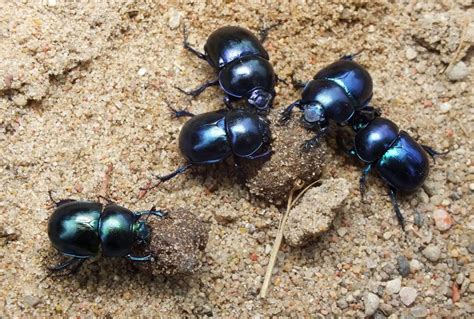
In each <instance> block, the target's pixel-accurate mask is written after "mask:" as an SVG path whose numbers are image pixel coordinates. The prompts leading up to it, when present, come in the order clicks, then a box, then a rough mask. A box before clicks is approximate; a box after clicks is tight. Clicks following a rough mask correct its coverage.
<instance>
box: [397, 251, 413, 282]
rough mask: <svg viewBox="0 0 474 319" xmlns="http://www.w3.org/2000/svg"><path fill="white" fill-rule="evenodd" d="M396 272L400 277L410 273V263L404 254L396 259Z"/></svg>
mask: <svg viewBox="0 0 474 319" xmlns="http://www.w3.org/2000/svg"><path fill="white" fill-rule="evenodd" d="M397 261H398V272H399V273H400V275H402V277H406V276H408V274H410V263H409V262H408V259H407V258H406V257H405V256H399V257H398V259H397Z"/></svg>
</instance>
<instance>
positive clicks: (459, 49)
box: [444, 18, 469, 73]
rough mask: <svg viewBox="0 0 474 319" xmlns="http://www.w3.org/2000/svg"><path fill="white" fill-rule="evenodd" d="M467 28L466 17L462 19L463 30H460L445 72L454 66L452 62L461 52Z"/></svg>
mask: <svg viewBox="0 0 474 319" xmlns="http://www.w3.org/2000/svg"><path fill="white" fill-rule="evenodd" d="M468 28H469V18H466V19H465V20H464V25H463V31H462V34H461V38H460V39H459V45H458V49H457V50H456V52H455V53H454V55H453V58H452V59H451V61H450V62H449V64H448V67H447V68H446V70H444V72H445V73H447V72H449V71H450V70H451V69H452V67H453V66H454V63H456V61H457V59H458V58H459V54H460V53H461V49H462V46H463V44H464V41H465V40H466V39H465V38H466V34H467V30H468Z"/></svg>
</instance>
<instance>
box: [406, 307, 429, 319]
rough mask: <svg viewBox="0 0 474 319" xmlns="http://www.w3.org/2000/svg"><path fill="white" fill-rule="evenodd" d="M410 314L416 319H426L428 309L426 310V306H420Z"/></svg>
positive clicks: (414, 308)
mask: <svg viewBox="0 0 474 319" xmlns="http://www.w3.org/2000/svg"><path fill="white" fill-rule="evenodd" d="M410 313H411V315H412V316H413V317H415V318H425V317H426V316H428V309H426V307H425V306H423V305H420V306H416V307H413V308H412V309H411V311H410Z"/></svg>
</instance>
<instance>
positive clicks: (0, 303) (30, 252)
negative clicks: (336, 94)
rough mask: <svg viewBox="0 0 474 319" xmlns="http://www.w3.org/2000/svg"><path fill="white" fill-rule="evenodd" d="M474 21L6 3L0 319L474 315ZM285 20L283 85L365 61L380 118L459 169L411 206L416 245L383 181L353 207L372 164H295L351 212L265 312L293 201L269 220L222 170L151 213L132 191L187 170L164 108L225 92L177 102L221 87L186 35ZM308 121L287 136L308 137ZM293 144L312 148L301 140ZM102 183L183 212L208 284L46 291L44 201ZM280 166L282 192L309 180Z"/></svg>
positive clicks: (431, 10)
mask: <svg viewBox="0 0 474 319" xmlns="http://www.w3.org/2000/svg"><path fill="white" fill-rule="evenodd" d="M473 17H474V9H473V3H472V1H471V0H457V1H434V0H429V1H419V2H418V1H386V0H379V1H307V2H306V3H303V1H293V2H292V4H289V3H287V2H285V3H283V2H281V3H279V2H274V3H271V2H270V3H267V4H259V3H257V2H252V3H238V4H237V3H231V2H224V1H220V3H218V2H217V1H215V3H214V4H211V2H209V3H207V4H206V3H205V2H204V1H195V2H193V3H180V2H177V1H166V2H165V1H159V2H158V1H157V2H152V1H134V0H129V1H125V0H117V1H110V2H105V1H88V2H83V3H80V2H72V1H60V0H56V1H52V0H49V1H31V2H28V1H6V0H3V1H0V149H1V152H0V154H1V155H0V181H1V184H0V186H1V187H0V317H2V318H16V317H23V318H31V317H42V318H44V317H81V318H86V317H87V318H90V317H106V318H119V317H206V316H214V317H218V318H237V317H240V318H267V317H272V316H278V317H280V316H281V317H294V318H296V317H329V318H332V317H347V318H349V317H357V318H361V317H365V316H374V317H375V318H386V317H389V318H414V317H415V318H423V317H431V318H439V317H453V318H454V317H456V318H469V317H473V316H474V298H473V294H474V267H473V254H474V214H473V213H472V211H473V191H474V166H473V158H474V157H473V145H472V134H473V117H474V113H473V102H474V95H473V72H472V71H473V70H472V56H473V50H472V44H473V42H472V41H473V39H474V22H473V20H472V19H473ZM276 22H281V25H280V26H278V27H276V28H274V29H272V31H271V32H270V34H269V37H268V40H267V41H266V42H265V44H264V46H265V47H266V48H267V50H268V52H269V54H270V58H271V62H272V63H273V65H274V68H275V70H276V72H277V73H278V76H279V77H281V78H283V79H286V80H287V81H289V82H290V81H291V77H292V76H294V77H295V78H296V79H300V80H308V79H311V78H312V76H314V74H315V73H316V72H317V71H318V70H319V69H321V68H322V67H324V66H326V65H327V64H329V63H331V62H334V61H335V60H337V59H339V58H340V57H341V56H343V55H345V54H348V53H353V52H358V51H360V50H363V51H362V53H361V54H360V55H359V56H357V61H358V62H359V63H361V64H362V65H363V66H365V67H366V68H367V70H368V71H369V72H370V74H371V75H372V77H373V80H374V97H373V101H372V105H374V106H377V107H380V108H381V110H382V112H383V114H384V116H385V117H387V118H390V119H391V120H392V121H394V122H395V123H397V124H398V125H399V127H400V128H402V129H403V130H405V131H407V132H409V133H410V134H411V135H412V136H413V137H414V138H415V139H417V140H418V141H420V142H421V143H423V144H429V145H431V146H433V147H434V148H436V149H438V150H444V151H446V150H449V151H450V153H449V154H448V155H446V156H444V157H441V158H438V159H437V160H436V163H433V162H431V172H430V175H429V177H428V179H427V181H426V183H425V185H424V186H423V187H422V188H421V189H420V190H418V191H417V192H415V193H414V194H408V195H406V196H401V197H400V205H401V209H402V211H403V213H404V215H405V217H406V220H407V226H406V232H403V231H402V230H401V228H400V227H399V225H398V223H397V220H396V218H395V214H394V212H393V210H392V206H391V203H390V200H389V198H388V196H387V191H386V188H385V186H384V184H383V183H382V182H381V181H380V179H379V178H377V176H376V175H370V177H369V180H368V192H367V194H366V202H361V200H360V193H359V191H358V178H359V176H360V173H361V169H362V165H361V164H360V163H356V162H354V161H353V160H351V159H349V158H347V157H346V156H345V155H344V154H343V153H342V152H340V151H337V147H336V145H335V143H334V136H330V137H329V139H328V141H327V145H326V143H323V144H321V147H324V150H323V151H318V150H314V151H313V152H314V153H311V152H310V153H308V154H301V155H299V156H300V158H301V157H304V156H311V154H313V155H314V156H315V158H316V157H317V160H315V161H313V164H314V165H316V166H315V169H314V170H313V172H314V174H313V175H310V176H308V175H305V176H303V177H307V178H306V180H305V182H307V183H309V182H311V181H312V180H314V179H318V178H321V179H322V180H325V179H331V178H342V179H345V180H346V181H347V182H348V183H349V186H350V187H349V189H350V191H349V195H348V196H347V197H346V198H345V200H344V207H343V208H341V209H340V211H338V212H337V214H336V218H335V220H334V222H333V226H332V228H330V230H329V231H327V232H326V233H325V234H323V235H322V236H320V237H318V238H317V239H316V240H313V241H311V242H309V243H307V244H306V245H304V246H303V247H291V246H289V245H287V244H285V242H284V241H283V244H282V246H281V249H280V252H279V254H278V255H277V260H276V265H275V268H274V273H273V276H272V279H271V282H270V283H271V284H270V287H269V290H268V294H267V297H266V298H265V299H262V298H260V297H259V293H260V289H261V286H262V282H263V278H264V275H265V270H266V266H267V264H268V261H269V256H270V251H271V248H272V245H273V241H274V239H275V236H276V234H277V231H278V227H279V222H280V217H281V214H282V212H283V211H284V204H285V201H286V196H287V194H284V195H283V194H282V195H281V196H282V198H283V199H282V200H280V201H279V200H278V198H276V199H275V193H274V192H272V193H271V194H270V195H269V196H268V198H267V199H270V197H271V199H272V203H268V201H267V200H266V198H265V197H266V196H265V192H267V191H269V190H268V188H265V187H263V186H261V185H260V186H259V185H257V184H258V183H259V182H258V181H259V180H260V181H261V180H263V182H265V179H264V178H259V179H258V178H257V179H255V180H253V181H252V182H251V183H248V184H247V186H249V187H250V188H251V189H253V190H254V192H253V193H250V192H249V189H248V188H247V187H246V186H244V185H242V183H239V178H238V176H237V174H235V171H234V168H233V164H232V162H231V161H229V162H226V163H222V164H219V165H217V166H214V167H208V168H199V169H196V170H192V171H190V172H189V173H186V174H184V175H182V176H179V177H177V178H175V179H174V180H171V181H169V182H167V183H165V184H163V185H161V186H160V187H158V188H156V189H154V190H151V191H149V192H148V193H147V194H146V195H145V196H143V197H142V198H139V194H140V190H139V188H140V187H142V186H144V185H146V184H147V183H148V182H150V181H152V180H153V174H166V173H169V172H170V171H172V170H174V169H175V168H176V167H178V166H179V165H182V164H183V160H182V158H181V156H180V153H179V150H178V148H177V137H178V135H179V131H180V128H181V127H182V125H183V123H184V122H185V119H178V120H173V119H171V118H170V114H169V111H168V108H167V107H168V105H170V106H173V107H175V108H187V109H188V110H190V111H192V112H195V113H203V112H207V111H211V110H217V109H220V108H222V107H223V103H222V97H223V95H222V92H221V91H220V89H219V88H218V87H214V88H209V89H208V90H206V91H205V92H204V93H203V94H202V95H201V96H200V97H198V98H194V99H192V98H189V97H187V96H183V95H182V94H181V93H180V92H179V91H177V90H176V89H175V88H174V86H179V87H182V88H185V89H191V88H194V87H196V86H197V85H199V84H201V83H202V82H204V81H206V80H209V79H211V78H213V77H214V76H215V73H214V70H213V69H212V68H211V67H210V66H209V65H208V64H207V63H205V62H204V61H202V60H199V59H197V58H196V57H194V56H193V55H191V54H190V53H189V52H187V51H186V50H184V49H183V47H182V41H183V38H182V27H183V25H186V26H187V28H188V30H189V41H190V43H191V44H192V45H193V46H195V47H196V48H199V49H201V48H202V47H203V45H204V43H205V41H206V38H207V36H208V35H209V34H210V33H211V32H212V31H214V30H215V29H217V28H218V27H220V26H225V25H240V26H243V27H246V28H248V29H250V30H252V31H254V32H258V30H259V29H260V28H261V27H262V26H266V25H271V24H274V23H276ZM276 90H277V97H276V99H275V102H274V109H273V110H272V111H271V114H272V115H271V116H270V118H271V119H274V118H276V116H277V114H278V112H280V111H281V110H282V109H283V107H286V106H287V105H288V104H290V103H291V102H293V101H295V100H296V99H298V97H299V94H300V93H299V92H298V91H296V90H294V89H293V88H292V87H291V85H285V84H284V83H279V84H278V85H277V88H276ZM298 118H299V115H298V116H296V115H295V116H294V117H293V119H292V123H290V125H293V126H294V127H296V128H298V126H299V124H298V122H297V121H298ZM275 130H276V128H275ZM289 132H290V133H291V130H289ZM293 132H296V129H295V130H294V131H293ZM297 132H299V133H298V134H300V135H301V139H300V140H301V142H303V140H304V139H305V138H308V137H309V136H310V134H309V133H306V132H305V130H298V131H297ZM277 136H278V134H277ZM288 140H291V141H292V143H293V144H294V145H295V147H296V146H297V144H298V143H299V139H295V138H288ZM278 143H279V142H278V141H275V145H279V144H278ZM276 152H278V149H275V154H276ZM290 153H291V152H289V153H288V154H290ZM275 156H277V155H275ZM275 158H278V159H279V160H284V157H282V156H280V157H275ZM282 158H283V159H282ZM296 160H298V158H296ZM301 160H302V161H303V159H301ZM304 161H305V163H311V161H310V160H308V159H304ZM282 163H283V162H282ZM313 164H312V165H313ZM109 165H112V166H113V168H114V169H113V174H112V175H111V177H110V191H109V196H110V197H111V198H112V199H113V200H114V201H116V202H117V203H120V204H121V205H123V206H125V207H128V208H130V209H133V210H144V209H149V208H150V207H152V206H153V205H156V206H157V208H161V209H166V210H169V211H173V210H178V209H185V210H187V211H189V212H191V213H192V214H194V215H195V216H196V217H198V218H200V219H201V220H203V221H204V222H205V223H206V225H208V226H209V241H208V244H207V247H206V249H205V254H204V255H203V256H202V257H201V260H200V262H201V263H202V267H201V268H200V269H199V271H197V272H196V273H194V274H192V275H188V276H173V277H166V276H164V275H161V274H156V275H150V274H148V273H144V272H142V271H137V270H136V269H135V268H134V267H131V266H130V264H129V263H127V262H126V261H124V260H122V259H113V258H99V259H97V260H93V261H89V262H87V263H85V265H84V267H83V269H81V271H80V272H79V273H78V274H77V275H75V276H72V277H61V278H51V277H47V275H48V271H47V269H46V266H48V265H52V264H54V263H56V262H58V261H59V260H60V259H61V257H60V255H59V254H58V252H57V251H55V250H54V249H53V248H52V247H51V245H50V242H49V239H48V236H47V233H46V229H47V221H48V216H49V215H50V214H51V213H52V210H51V209H50V208H49V206H50V202H49V199H48V194H47V192H48V190H53V191H54V194H55V196H56V197H57V198H67V197H72V198H76V199H90V200H94V199H96V198H97V194H99V193H100V192H101V191H103V189H102V185H103V183H104V174H105V172H106V171H107V168H108V167H109ZM282 165H285V167H284V173H282V175H281V176H278V178H281V177H282V176H283V174H290V173H291V172H293V173H295V174H296V173H298V172H299V170H300V169H303V168H302V166H303V167H306V165H298V164H295V166H294V170H292V169H291V166H289V165H288V163H286V164H282ZM308 165H309V164H308ZM272 168H273V169H274V170H278V165H273V166H272ZM289 172H290V173H289ZM321 172H322V176H321V177H319V175H320V173H321ZM270 176H272V175H271V174H270ZM273 176H277V175H275V174H273ZM303 177H301V176H300V178H303ZM303 179H305V178H303ZM275 180H277V178H276V177H275ZM267 181H268V179H267ZM277 181H279V180H277ZM255 183H257V184H255ZM323 185H324V184H323ZM318 196H321V194H319V195H318ZM327 196H328V197H330V196H331V193H330V192H329V193H327ZM308 206H311V205H308ZM298 211H299V212H300V211H301V209H299V210H298ZM315 211H317V209H315ZM302 213H306V214H311V213H312V212H311V211H310V208H308V210H305V211H304V212H302ZM292 218H293V222H292V223H291V225H293V226H291V227H298V224H297V222H296V221H297V219H296V218H295V217H294V216H293V217H292ZM303 220H314V218H308V217H305V218H304V219H303ZM286 232H287V233H288V232H290V233H291V229H287V230H286ZM170 251H173V250H172V249H171V250H170Z"/></svg>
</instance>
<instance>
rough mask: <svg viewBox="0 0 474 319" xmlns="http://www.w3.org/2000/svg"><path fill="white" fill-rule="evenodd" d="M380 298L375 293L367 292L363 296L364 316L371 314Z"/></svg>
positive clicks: (377, 306)
mask: <svg viewBox="0 0 474 319" xmlns="http://www.w3.org/2000/svg"><path fill="white" fill-rule="evenodd" d="M379 304H380V300H379V297H377V295H375V294H373V293H371V292H369V293H367V294H366V295H365V296H364V306H365V316H372V315H373V314H374V313H375V312H376V311H377V309H378V308H379Z"/></svg>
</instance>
